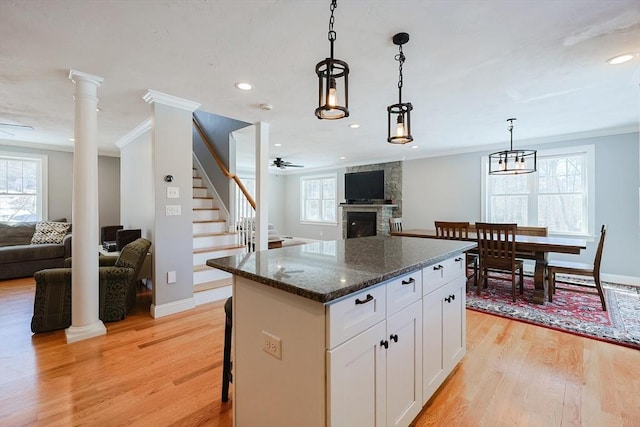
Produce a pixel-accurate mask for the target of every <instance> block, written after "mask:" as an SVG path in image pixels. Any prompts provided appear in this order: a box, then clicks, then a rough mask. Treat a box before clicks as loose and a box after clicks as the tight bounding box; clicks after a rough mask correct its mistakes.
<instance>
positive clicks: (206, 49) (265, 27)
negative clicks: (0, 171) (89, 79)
mask: <svg viewBox="0 0 640 427" xmlns="http://www.w3.org/2000/svg"><path fill="white" fill-rule="evenodd" d="M329 4H330V1H329V0H324V1H321V0H233V1H218V0H208V1H207V0H198V1H196V0H183V1H177V0H173V1H159V0H158V1H156V0H130V1H120V0H111V1H109V0H100V1H98V0H86V1H81V0H30V1H25V0H0V122H2V123H13V124H20V125H29V126H33V127H34V128H35V130H34V131H21V130H19V129H17V128H13V127H11V128H10V127H0V138H2V139H3V140H4V141H2V143H5V144H7V143H9V144H13V145H20V144H24V145H30V144H32V143H36V144H52V145H58V146H66V147H67V148H69V149H70V148H71V146H72V143H71V142H69V141H68V139H69V138H71V137H72V136H73V127H74V123H73V120H74V113H73V111H74V101H73V93H74V91H75V88H74V85H73V84H72V83H71V81H70V80H69V79H68V74H69V70H70V69H75V70H78V71H82V72H85V73H89V74H95V75H98V76H100V77H103V78H104V83H103V84H102V86H101V87H100V88H99V89H98V96H99V98H100V101H99V107H100V109H101V112H100V113H99V114H98V133H99V148H100V151H101V152H102V153H112V154H115V155H117V153H118V148H117V147H116V145H115V143H116V142H117V141H118V140H119V139H120V138H122V137H123V136H124V135H126V134H127V133H129V132H130V131H131V130H133V129H134V128H135V127H136V126H137V125H138V124H140V123H141V122H143V121H144V120H145V119H147V118H148V117H149V113H150V107H149V105H148V104H146V103H145V102H144V101H143V100H142V96H143V95H144V93H146V91H147V90H148V89H153V90H156V91H160V92H164V93H167V94H169V95H173V96H177V97H180V98H185V99H188V100H191V101H195V102H198V103H201V104H202V107H201V109H202V110H204V111H207V112H210V113H214V114H218V115H222V116H227V117H231V118H234V119H238V120H242V121H246V122H250V123H254V122H257V121H264V122H267V123H269V124H270V143H271V148H270V153H271V157H276V156H278V157H283V158H284V159H285V160H287V161H291V162H293V163H302V164H304V165H306V166H307V169H306V170H308V168H310V167H327V166H329V165H340V164H355V163H364V162H375V161H389V160H398V159H410V158H419V157H427V156H433V155H439V154H443V153H454V152H464V151H474V150H479V149H484V148H496V147H499V148H504V147H507V145H508V140H509V135H508V132H507V123H506V119H507V118H509V117H516V118H517V119H518V121H517V122H516V123H515V128H514V146H516V147H518V146H522V143H523V142H525V143H526V142H530V143H531V142H544V141H549V140H550V139H549V138H556V139H557V137H558V136H560V137H561V138H562V137H564V136H565V135H567V136H571V135H573V136H575V135H574V134H579V136H589V135H603V134H617V133H625V132H632V131H638V118H639V114H640V108H639V104H638V103H639V99H640V96H639V89H638V84H639V82H640V65H639V64H640V59H639V57H638V52H640V2H639V1H638V0H609V1H607V0H546V1H545V0H531V1H528V0H495V1H491V0H485V1H471V0H468V1H464V0H459V1H427V0H417V1H410V0H398V1H388V0H387V1H380V0H378V1H371V0H339V1H338V8H337V9H336V12H335V30H336V32H337V40H336V44H335V48H336V53H335V57H336V58H338V59H342V60H344V61H346V62H347V63H348V64H349V66H350V68H351V73H350V75H349V78H350V87H349V91H350V103H349V109H350V112H351V116H350V117H349V118H347V119H342V120H337V121H326V120H318V119H317V118H316V117H315V116H314V109H315V108H316V107H317V85H318V84H317V78H316V75H315V72H314V67H315V64H316V63H317V62H318V61H320V60H322V59H324V58H325V57H326V56H328V54H329V42H328V40H327V30H328V20H329ZM397 32H408V33H409V34H410V36H411V40H410V41H409V43H408V44H407V45H405V46H404V53H405V55H406V58H407V59H406V63H405V66H404V89H403V100H404V101H409V102H412V103H413V105H414V111H413V113H412V121H413V135H414V138H415V145H417V146H418V148H416V149H412V148H411V147H410V146H408V145H407V146H396V145H392V144H388V143H387V142H386V132H387V130H386V126H387V117H386V107H387V105H389V104H392V103H395V102H396V100H397V79H398V63H397V62H396V61H395V60H394V56H395V54H396V53H397V51H398V49H397V46H395V45H393V43H392V42H391V37H392V36H393V35H394V34H395V33H397ZM626 52H631V53H635V54H636V55H635V58H634V59H633V60H632V61H630V62H627V63H625V64H622V65H617V66H612V65H608V64H606V63H605V60H607V59H608V58H610V57H613V56H615V55H618V54H620V53H626ZM241 80H246V81H249V82H251V83H253V84H254V85H255V89H254V90H252V91H250V92H242V91H239V90H238V89H236V88H235V87H234V83H235V82H237V81H241ZM263 103H267V104H271V105H273V109H272V110H271V111H263V110H261V109H260V108H259V106H260V104H263ZM351 123H358V124H360V125H361V126H360V128H359V129H350V128H349V127H348V125H349V124H351ZM9 134H13V135H9ZM9 140H10V142H9ZM275 143H280V144H282V147H274V146H273V145H274V144H275ZM341 156H344V157H346V159H345V160H340V159H339V157H341Z"/></svg>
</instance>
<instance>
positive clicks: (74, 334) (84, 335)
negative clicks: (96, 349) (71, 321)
mask: <svg viewBox="0 0 640 427" xmlns="http://www.w3.org/2000/svg"><path fill="white" fill-rule="evenodd" d="M64 332H65V335H66V336H67V344H71V343H73V342H76V341H82V340H86V339H88V338H93V337H97V336H100V335H106V334H107V328H105V326H104V323H102V320H98V321H97V322H94V323H92V324H90V325H85V326H73V325H71V326H70V327H68V328H67V329H66V330H65V331H64Z"/></svg>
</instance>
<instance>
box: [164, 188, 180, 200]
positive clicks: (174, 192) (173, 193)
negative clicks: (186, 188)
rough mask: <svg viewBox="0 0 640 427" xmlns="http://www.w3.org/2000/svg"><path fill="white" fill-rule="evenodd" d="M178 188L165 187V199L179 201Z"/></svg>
mask: <svg viewBox="0 0 640 427" xmlns="http://www.w3.org/2000/svg"><path fill="white" fill-rule="evenodd" d="M179 198H180V187H167V199H179Z"/></svg>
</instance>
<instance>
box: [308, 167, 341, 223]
mask: <svg viewBox="0 0 640 427" xmlns="http://www.w3.org/2000/svg"><path fill="white" fill-rule="evenodd" d="M336 180H337V178H336V175H335V174H334V175H323V176H315V177H306V178H301V179H300V193H301V194H300V200H301V207H300V221H302V222H314V223H325V224H333V225H335V224H337V221H336V216H337V213H336V210H337V195H336V193H337V191H336Z"/></svg>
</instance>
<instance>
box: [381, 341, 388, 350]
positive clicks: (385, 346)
mask: <svg viewBox="0 0 640 427" xmlns="http://www.w3.org/2000/svg"><path fill="white" fill-rule="evenodd" d="M380 347H384V348H389V341H387V340H380Z"/></svg>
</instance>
